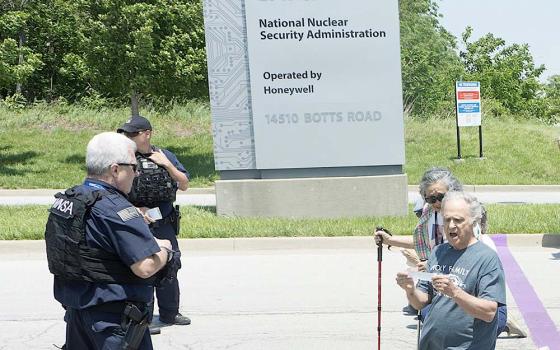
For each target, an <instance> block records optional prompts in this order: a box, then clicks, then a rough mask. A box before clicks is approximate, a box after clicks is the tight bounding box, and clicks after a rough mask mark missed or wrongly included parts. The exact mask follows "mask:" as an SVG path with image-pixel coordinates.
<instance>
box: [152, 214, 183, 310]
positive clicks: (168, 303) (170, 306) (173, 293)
mask: <svg viewBox="0 0 560 350" xmlns="http://www.w3.org/2000/svg"><path fill="white" fill-rule="evenodd" d="M152 230H153V231H154V235H155V236H156V237H157V238H159V239H168V240H169V241H171V246H172V248H173V250H174V251H179V242H178V241H177V236H176V235H175V226H174V224H173V223H167V224H164V225H161V226H157V227H154V228H152ZM174 277H175V278H173V279H172V280H171V281H169V280H166V281H165V282H162V284H161V285H160V286H159V287H156V288H155V290H156V298H157V304H158V308H159V315H160V317H164V318H168V319H169V318H173V317H175V315H177V313H178V312H179V296H180V294H181V293H180V290H179V281H177V275H175V276H174Z"/></svg>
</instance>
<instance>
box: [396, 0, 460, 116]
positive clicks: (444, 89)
mask: <svg viewBox="0 0 560 350" xmlns="http://www.w3.org/2000/svg"><path fill="white" fill-rule="evenodd" d="M399 5H400V6H399V9H400V29H401V66H402V80H403V102H404V111H405V113H412V114H416V115H422V114H426V115H428V114H434V113H437V112H440V111H441V109H446V110H447V111H449V112H451V111H452V110H453V101H454V98H453V96H454V86H455V84H454V82H455V80H456V79H458V78H459V77H460V76H461V74H462V72H463V68H462V67H461V63H460V60H459V57H458V55H457V52H456V39H455V37H454V36H453V35H452V34H450V33H449V32H448V31H447V30H445V28H443V27H442V26H441V25H440V23H439V17H440V15H439V13H438V6H437V4H436V3H435V2H434V1H432V0H400V1H399Z"/></svg>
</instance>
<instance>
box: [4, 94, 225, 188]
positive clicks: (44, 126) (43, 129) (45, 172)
mask: <svg viewBox="0 0 560 350" xmlns="http://www.w3.org/2000/svg"><path fill="white" fill-rule="evenodd" d="M129 113H130V112H129V110H128V109H101V110H91V109H84V108H80V107H73V106H64V105H63V106H57V105H55V106H45V105H39V106H37V107H34V108H30V109H25V110H22V111H18V112H14V111H8V110H5V109H1V108H0V188H66V187H70V186H72V184H76V183H79V182H81V181H82V180H83V177H84V175H85V165H84V163H85V149H86V145H87V143H88V141H89V139H90V138H91V137H92V136H93V135H95V134H97V133H99V132H102V131H108V130H116V129H117V128H118V127H119V126H120V125H121V124H122V123H123V122H124V121H125V120H126V119H127V117H128V115H129ZM146 116H148V117H149V118H150V119H151V122H152V125H153V127H154V130H155V134H154V139H153V143H154V144H155V145H156V146H159V147H163V148H167V149H169V150H171V151H173V152H174V153H175V154H176V155H177V156H178V158H179V160H180V161H181V163H183V165H185V167H186V168H187V170H189V172H190V174H191V186H192V187H208V186H212V184H213V183H214V181H215V180H216V179H217V173H216V172H215V171H214V159H213V150H212V136H211V127H210V117H209V116H210V111H209V107H208V106H207V105H206V104H203V103H196V102H192V103H189V104H186V105H182V106H173V107H172V108H170V109H169V110H168V111H166V112H165V113H162V112H158V111H153V110H150V111H146Z"/></svg>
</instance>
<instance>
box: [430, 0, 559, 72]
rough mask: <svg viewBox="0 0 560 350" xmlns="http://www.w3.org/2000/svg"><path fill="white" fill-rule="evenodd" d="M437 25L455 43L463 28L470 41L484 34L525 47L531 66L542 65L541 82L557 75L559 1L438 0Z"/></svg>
mask: <svg viewBox="0 0 560 350" xmlns="http://www.w3.org/2000/svg"><path fill="white" fill-rule="evenodd" d="M437 3H438V4H439V12H440V13H441V14H442V15H443V18H441V19H440V23H441V24H442V25H443V26H444V27H445V28H446V29H447V30H448V31H450V32H451V33H452V34H453V35H455V36H456V37H457V38H458V40H459V42H460V38H461V33H462V32H463V31H464V30H465V27H466V26H468V25H470V26H471V27H472V28H473V35H472V37H471V39H478V38H480V37H481V36H483V35H484V34H486V33H492V34H494V36H496V37H499V38H502V39H504V40H505V41H506V45H508V44H513V43H517V44H525V43H526V44H529V50H530V51H531V54H532V55H533V60H534V62H535V65H537V66H538V65H540V64H544V65H545V67H546V70H545V71H544V73H543V74H542V75H541V81H543V82H544V81H546V78H548V77H549V76H551V75H555V74H560V0H468V1H461V0H439V1H437Z"/></svg>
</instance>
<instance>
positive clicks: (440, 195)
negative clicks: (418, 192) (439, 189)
mask: <svg viewBox="0 0 560 350" xmlns="http://www.w3.org/2000/svg"><path fill="white" fill-rule="evenodd" d="M444 197H445V193H438V194H437V195H435V196H428V197H424V199H425V200H426V202H428V203H430V204H434V203H435V202H437V201H440V202H441V201H442V200H443V198H444Z"/></svg>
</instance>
